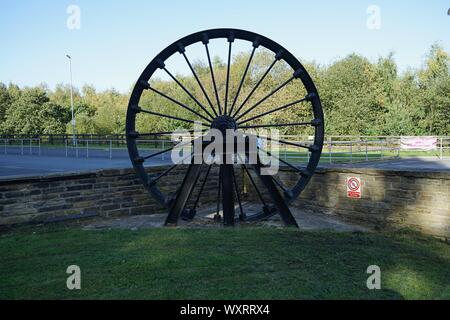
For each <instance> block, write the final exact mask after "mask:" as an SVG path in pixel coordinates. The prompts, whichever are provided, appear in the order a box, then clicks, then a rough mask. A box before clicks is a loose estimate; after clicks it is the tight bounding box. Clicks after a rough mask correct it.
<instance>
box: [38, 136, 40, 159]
mask: <svg viewBox="0 0 450 320" xmlns="http://www.w3.org/2000/svg"><path fill="white" fill-rule="evenodd" d="M38 144H39V151H38V152H39V156H41V138H39V139H38Z"/></svg>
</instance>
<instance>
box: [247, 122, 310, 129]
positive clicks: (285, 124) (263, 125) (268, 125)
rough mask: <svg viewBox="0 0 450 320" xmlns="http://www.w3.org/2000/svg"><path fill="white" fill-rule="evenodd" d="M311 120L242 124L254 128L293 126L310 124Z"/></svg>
mask: <svg viewBox="0 0 450 320" xmlns="http://www.w3.org/2000/svg"><path fill="white" fill-rule="evenodd" d="M310 125H311V122H293V123H280V124H258V125H252V126H240V127H239V128H241V129H254V128H271V127H291V126H310Z"/></svg>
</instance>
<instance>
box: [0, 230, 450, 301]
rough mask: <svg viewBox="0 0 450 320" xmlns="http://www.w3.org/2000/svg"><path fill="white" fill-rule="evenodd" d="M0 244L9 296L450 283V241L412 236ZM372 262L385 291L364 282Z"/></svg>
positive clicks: (343, 292) (233, 293) (268, 234)
mask: <svg viewBox="0 0 450 320" xmlns="http://www.w3.org/2000/svg"><path fill="white" fill-rule="evenodd" d="M0 244H1V245H0V254H1V256H2V257H3V259H2V260H1V261H0V276H1V279H2V282H1V283H0V298H2V299H20V298H32V299H36V298H80V299H84V298H93V299H112V298H117V299H403V298H406V299H424V298H433V299H439V298H445V291H446V290H448V287H447V288H446V286H448V279H450V268H449V266H450V249H449V246H448V244H445V243H443V242H440V241H438V240H436V239H431V238H425V237H421V236H417V235H415V234H400V235H399V234H396V235H393V234H377V233H368V234H355V233H353V234H348V233H347V234H342V233H341V234H337V233H333V232H299V231H297V230H286V229H282V230H280V229H255V228H242V229H240V230H229V229H212V230H211V229H149V230H141V231H123V230H122V231H121V230H110V231H82V230H79V229H75V228H70V229H63V230H61V229H58V228H56V229H54V230H51V231H48V230H46V231H37V232H36V233H33V231H30V232H25V233H24V232H19V233H10V234H6V235H3V236H1V237H0ZM72 264H76V265H79V266H80V268H81V270H82V271H81V272H82V289H81V290H80V291H69V290H67V289H66V277H67V276H68V275H67V274H66V273H65V272H66V268H67V267H68V266H69V265H72ZM374 264H376V265H378V266H379V267H380V268H381V279H382V280H381V281H382V289H381V290H368V289H367V287H366V280H367V277H368V276H369V275H368V274H367V273H366V270H367V267H368V266H369V265H374Z"/></svg>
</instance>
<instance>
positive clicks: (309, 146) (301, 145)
mask: <svg viewBox="0 0 450 320" xmlns="http://www.w3.org/2000/svg"><path fill="white" fill-rule="evenodd" d="M246 134H247V135H251V136H256V137H258V138H260V139H266V140H269V141H275V142H277V143H283V144H287V145H291V146H295V147H299V148H304V149H308V150H309V151H311V152H315V151H318V150H319V147H318V146H316V145H314V144H311V145H306V144H301V143H296V142H290V141H286V140H276V139H272V138H270V137H266V136H260V135H258V134H250V133H246Z"/></svg>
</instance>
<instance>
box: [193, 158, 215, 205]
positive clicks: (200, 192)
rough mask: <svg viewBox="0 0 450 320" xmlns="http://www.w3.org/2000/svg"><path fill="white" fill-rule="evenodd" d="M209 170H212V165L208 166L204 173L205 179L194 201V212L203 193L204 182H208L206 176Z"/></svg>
mask: <svg viewBox="0 0 450 320" xmlns="http://www.w3.org/2000/svg"><path fill="white" fill-rule="evenodd" d="M211 168H212V165H209V166H208V170H207V171H206V175H205V178H204V180H203V183H202V185H201V187H200V191H199V192H198V194H197V198H196V199H195V202H194V206H193V210H195V209H196V208H197V205H198V202H199V201H200V197H201V195H202V193H203V189H204V188H205V185H206V182H207V180H208V176H209V173H210V171H211Z"/></svg>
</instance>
